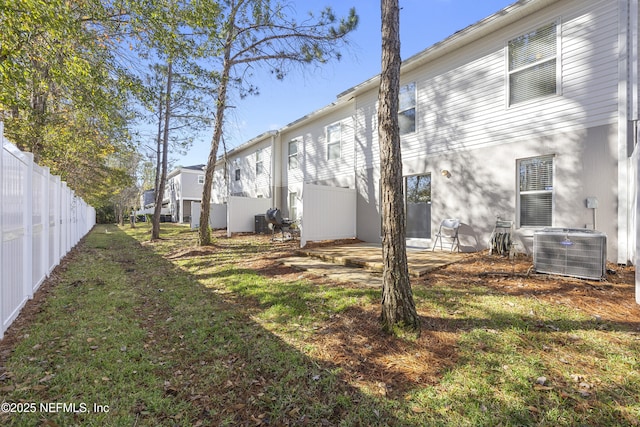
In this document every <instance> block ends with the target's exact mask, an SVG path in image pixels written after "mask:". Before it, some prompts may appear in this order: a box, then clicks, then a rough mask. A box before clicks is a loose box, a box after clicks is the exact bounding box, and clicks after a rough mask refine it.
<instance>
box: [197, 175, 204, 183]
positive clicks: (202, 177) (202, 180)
mask: <svg viewBox="0 0 640 427" xmlns="http://www.w3.org/2000/svg"><path fill="white" fill-rule="evenodd" d="M198 184H204V175H198Z"/></svg>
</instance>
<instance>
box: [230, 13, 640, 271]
mask: <svg viewBox="0 0 640 427" xmlns="http://www.w3.org/2000/svg"><path fill="white" fill-rule="evenodd" d="M639 20H640V16H639V11H638V0H554V1H551V0H520V1H518V2H516V3H514V4H513V5H511V6H509V7H507V8H505V9H503V10H502V11H499V12H498V13H496V14H494V15H492V16H490V17H488V18H486V19H483V20H482V21H480V22H478V23H476V24H474V25H471V26H469V27H467V28H465V29H463V30H461V31H458V32H457V33H455V34H454V35H452V36H451V37H449V38H447V39H445V40H444V41H442V42H439V43H437V44H435V45H433V46H431V47H430V48H428V49H426V50H424V51H422V52H420V53H418V54H417V55H414V56H413V57H411V58H409V59H407V60H405V61H404V62H403V65H402V71H401V93H400V111H399V112H398V113H399V119H400V132H401V144H402V160H403V175H404V184H405V199H406V207H407V235H408V238H409V239H410V243H411V244H414V245H421V246H429V245H431V244H432V242H433V237H434V232H435V231H437V227H438V225H439V223H440V221H441V220H442V219H444V218H449V217H457V218H459V219H460V220H461V221H462V222H463V223H464V227H463V234H464V235H463V236H462V246H463V247H464V248H466V249H469V250H473V249H482V248H484V247H486V245H487V241H488V238H489V235H490V233H491V231H492V229H493V227H494V224H495V221H496V218H497V217H501V218H502V219H509V220H513V221H514V224H515V231H516V234H517V237H518V243H519V246H520V249H521V250H527V251H530V250H531V245H532V236H533V232H534V231H535V230H538V229H541V228H544V227H570V228H597V229H598V230H600V231H603V232H605V233H606V234H607V243H608V245H607V246H608V247H607V255H608V259H609V260H610V261H614V262H618V263H627V262H629V261H631V260H633V259H634V257H635V237H634V236H635V220H636V216H635V214H636V212H635V203H636V194H637V184H636V179H637V166H636V165H637V159H638V158H637V156H638V150H637V139H638V138H637V121H638V118H639V117H638V116H639V111H638V110H639V102H638V100H639V98H640V91H639V85H638V83H639V81H638V79H639V77H638V71H639V68H638V46H639V45H640V40H639V31H638V30H639V28H638V21H639ZM378 85H379V76H376V77H374V78H372V79H370V80H367V81H365V82H363V83H361V84H359V85H357V86H355V87H353V88H351V89H349V90H347V91H345V92H343V93H341V94H339V95H338V97H337V100H336V102H334V103H333V104H331V105H329V106H327V107H325V108H323V109H321V110H318V111H316V112H314V113H312V114H310V115H308V116H306V117H303V118H301V119H300V120H298V121H296V122H294V123H292V124H290V125H287V126H286V127H285V128H283V129H281V130H280V131H278V132H277V133H275V134H270V136H269V137H268V138H266V140H269V141H270V142H269V144H267V142H265V141H266V140H262V139H261V138H257V139H255V140H252V141H249V142H248V143H247V144H244V145H243V146H242V147H241V148H242V152H244V153H249V155H245V156H244V157H243V158H242V159H241V158H240V157H239V158H238V160H237V164H236V165H234V166H231V167H232V168H233V171H230V174H229V178H230V183H229V186H230V190H231V189H233V190H231V191H230V193H229V194H231V193H232V192H235V193H237V194H247V195H252V197H255V194H256V193H251V191H250V190H251V188H250V187H248V186H246V185H245V183H243V170H245V169H246V170H247V172H246V173H249V171H250V170H251V168H252V165H251V162H250V158H251V157H250V156H251V155H252V154H251V153H252V152H256V151H257V150H259V149H262V150H265V151H263V152H262V153H263V155H266V153H267V152H268V150H267V147H271V152H270V154H269V155H270V156H271V157H272V158H273V159H274V163H273V164H272V165H271V168H272V170H273V174H272V176H271V182H270V184H269V186H270V187H273V188H275V191H273V193H272V194H273V196H274V205H275V206H278V207H281V208H282V209H283V211H285V214H286V215H288V216H290V217H292V218H296V217H298V216H300V211H299V209H300V206H301V204H300V201H301V200H302V199H303V197H304V195H303V194H302V193H301V191H302V188H303V186H302V185H303V183H316V184H323V185H331V186H335V187H348V188H355V189H356V190H357V209H355V212H356V213H355V215H356V218H357V228H356V230H357V231H356V235H357V237H358V238H359V239H361V240H364V241H369V242H379V241H380V235H381V229H380V224H381V218H380V212H381V209H380V205H379V204H380V184H379V181H380V167H379V145H378V134H377V120H376V113H377V95H378ZM261 147H262V148H261ZM258 158H259V156H257V155H256V157H255V159H256V160H257V159H258ZM262 161H265V159H263V160H262ZM228 164H230V163H228ZM254 166H255V165H254ZM238 170H239V171H240V172H239V175H240V176H239V178H240V179H239V180H235V177H236V176H235V174H236V171H238ZM235 181H240V182H239V183H238V182H235ZM265 197H266V196H265ZM588 200H589V202H588ZM594 200H595V201H597V203H596V204H594V203H593V202H594ZM594 206H597V207H596V208H595V209H594ZM302 216H304V213H302ZM303 223H304V220H303Z"/></svg>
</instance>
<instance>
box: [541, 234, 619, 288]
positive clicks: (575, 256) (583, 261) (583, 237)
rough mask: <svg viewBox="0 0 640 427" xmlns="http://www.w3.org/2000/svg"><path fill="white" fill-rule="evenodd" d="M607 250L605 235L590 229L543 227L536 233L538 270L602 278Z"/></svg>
mask: <svg viewBox="0 0 640 427" xmlns="http://www.w3.org/2000/svg"><path fill="white" fill-rule="evenodd" d="M606 250H607V238H606V235H605V234H604V233H600V232H595V231H591V230H581V229H578V230H575V229H544V230H541V231H537V232H535V233H534V235H533V264H534V268H535V270H536V271H537V272H539V273H549V274H559V275H564V276H573V277H580V278H584V279H597V280H600V279H602V278H603V277H604V276H605V272H606V264H605V263H606V258H607V256H606Z"/></svg>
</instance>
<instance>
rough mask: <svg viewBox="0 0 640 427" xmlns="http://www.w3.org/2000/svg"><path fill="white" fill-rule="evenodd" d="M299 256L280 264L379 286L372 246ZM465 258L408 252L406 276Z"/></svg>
mask: <svg viewBox="0 0 640 427" xmlns="http://www.w3.org/2000/svg"><path fill="white" fill-rule="evenodd" d="M297 253H298V256H296V257H290V258H285V259H283V260H282V262H283V264H285V265H288V266H291V267H294V268H298V269H300V270H305V271H309V272H310V273H313V274H316V275H319V276H326V277H329V278H331V279H335V280H336V281H344V282H352V283H356V284H361V285H364V286H373V287H380V286H381V285H382V270H383V263H382V247H381V245H380V244H375V243H355V244H348V245H339V246H325V247H318V248H311V249H300V250H299V251H297ZM464 257H465V254H461V253H455V252H454V253H451V252H441V251H436V252H431V250H429V249H415V248H407V262H408V265H409V275H410V276H412V277H420V276H423V275H425V274H426V273H428V272H429V271H431V270H433V269H435V268H439V267H443V266H445V265H447V264H451V263H454V262H456V261H459V260H461V259H463V258H464Z"/></svg>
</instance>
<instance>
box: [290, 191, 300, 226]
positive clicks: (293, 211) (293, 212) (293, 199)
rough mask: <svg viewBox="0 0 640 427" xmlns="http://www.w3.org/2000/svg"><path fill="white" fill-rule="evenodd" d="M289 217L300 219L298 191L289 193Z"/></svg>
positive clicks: (293, 219)
mask: <svg viewBox="0 0 640 427" xmlns="http://www.w3.org/2000/svg"><path fill="white" fill-rule="evenodd" d="M289 219H290V220H291V221H295V220H296V219H298V193H289Z"/></svg>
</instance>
